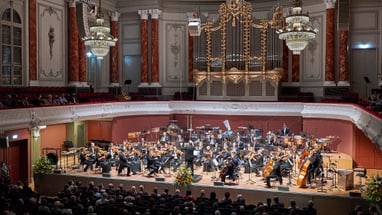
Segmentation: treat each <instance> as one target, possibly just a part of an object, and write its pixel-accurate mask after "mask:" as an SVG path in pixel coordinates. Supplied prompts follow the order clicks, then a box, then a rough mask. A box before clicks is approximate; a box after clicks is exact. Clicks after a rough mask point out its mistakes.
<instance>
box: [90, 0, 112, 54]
mask: <svg viewBox="0 0 382 215" xmlns="http://www.w3.org/2000/svg"><path fill="white" fill-rule="evenodd" d="M104 22H105V20H104V19H103V13H102V11H101V0H99V7H98V10H97V15H96V22H95V23H94V24H93V25H92V26H90V28H89V30H90V35H89V36H87V37H84V38H83V40H84V41H85V45H86V46H89V47H90V50H91V52H92V53H93V54H94V55H95V56H96V57H97V59H103V57H104V56H106V55H107V54H108V53H109V49H110V47H111V46H115V43H116V42H117V40H118V38H114V37H113V36H112V35H111V34H110V28H109V27H106V26H104Z"/></svg>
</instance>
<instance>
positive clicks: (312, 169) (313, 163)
mask: <svg viewBox="0 0 382 215" xmlns="http://www.w3.org/2000/svg"><path fill="white" fill-rule="evenodd" d="M309 161H310V166H309V167H308V184H311V179H314V178H315V177H316V176H317V175H319V174H320V171H321V167H322V155H321V152H320V151H317V152H315V153H314V154H313V155H312V156H311V157H310V158H309Z"/></svg>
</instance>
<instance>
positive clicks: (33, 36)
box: [28, 0, 37, 81]
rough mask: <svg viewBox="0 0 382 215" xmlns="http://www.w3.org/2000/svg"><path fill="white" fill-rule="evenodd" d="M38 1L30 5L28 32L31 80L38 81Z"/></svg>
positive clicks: (33, 1) (33, 0)
mask: <svg viewBox="0 0 382 215" xmlns="http://www.w3.org/2000/svg"><path fill="white" fill-rule="evenodd" d="M36 5H37V2H36V0H29V3H28V19H29V20H28V31H29V80H30V81H36V80H37V51H36V50H37V32H36V31H37V27H36V13H37V10H36Z"/></svg>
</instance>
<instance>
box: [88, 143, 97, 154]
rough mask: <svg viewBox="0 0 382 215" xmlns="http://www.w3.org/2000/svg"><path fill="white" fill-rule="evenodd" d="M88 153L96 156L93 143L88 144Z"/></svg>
mask: <svg viewBox="0 0 382 215" xmlns="http://www.w3.org/2000/svg"><path fill="white" fill-rule="evenodd" d="M88 150H89V153H90V154H92V155H95V154H96V146H95V143H94V142H90V144H89V147H88Z"/></svg>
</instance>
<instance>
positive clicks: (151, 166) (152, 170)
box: [146, 150, 159, 177]
mask: <svg viewBox="0 0 382 215" xmlns="http://www.w3.org/2000/svg"><path fill="white" fill-rule="evenodd" d="M146 159H147V169H148V170H149V174H148V176H152V175H153V174H154V176H155V177H157V176H158V175H157V173H158V171H159V165H158V162H157V160H158V159H157V155H156V153H155V152H154V151H153V150H150V151H149V153H148V154H146Z"/></svg>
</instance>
